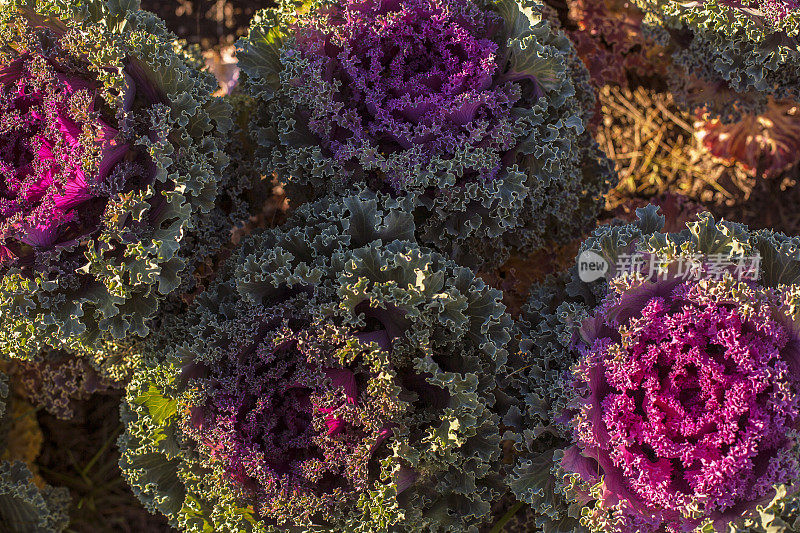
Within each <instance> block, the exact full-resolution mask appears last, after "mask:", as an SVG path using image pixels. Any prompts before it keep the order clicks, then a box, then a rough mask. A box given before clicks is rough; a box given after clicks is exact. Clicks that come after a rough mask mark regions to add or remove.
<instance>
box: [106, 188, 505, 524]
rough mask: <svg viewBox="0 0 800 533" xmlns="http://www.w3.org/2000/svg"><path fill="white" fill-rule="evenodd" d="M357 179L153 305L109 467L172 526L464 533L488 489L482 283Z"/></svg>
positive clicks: (496, 330)
mask: <svg viewBox="0 0 800 533" xmlns="http://www.w3.org/2000/svg"><path fill="white" fill-rule="evenodd" d="M408 205H409V202H408V199H407V198H406V199H400V200H397V199H391V198H390V197H388V196H384V195H381V194H376V193H373V192H370V191H368V190H362V191H359V192H357V193H354V194H353V195H351V196H348V197H344V198H341V197H336V198H332V197H329V198H325V199H322V200H319V201H317V202H314V203H307V204H304V205H303V206H301V207H300V208H299V209H298V210H297V211H295V213H294V214H293V215H292V217H291V218H290V220H289V222H288V223H287V224H286V225H285V226H283V227H282V228H280V229H273V230H267V231H265V232H263V233H261V234H258V235H255V236H252V237H250V238H248V239H246V240H244V241H243V242H242V244H241V247H240V249H239V253H238V254H237V255H235V256H234V257H232V258H231V260H230V261H229V262H228V263H227V264H226V267H225V268H224V269H223V271H222V272H221V273H220V275H219V276H218V278H217V280H216V281H215V283H214V285H212V287H211V288H209V289H208V290H207V291H205V292H203V293H201V294H200V295H199V296H198V297H197V298H196V299H195V301H194V303H193V304H192V306H191V307H190V308H189V310H188V311H187V312H186V313H185V314H183V315H174V316H172V317H167V318H165V322H164V323H163V324H162V327H161V332H160V333H159V334H158V335H155V336H154V337H153V338H152V339H151V341H149V342H148V343H147V344H146V345H145V347H144V348H143V357H142V364H141V367H140V368H139V369H138V371H137V372H136V374H135V376H134V378H133V380H132V382H131V384H130V385H129V387H128V391H127V396H126V401H125V403H124V404H123V407H122V414H123V419H124V421H125V424H126V432H125V433H124V434H123V436H122V437H121V438H120V440H119V446H120V450H121V454H122V455H121V459H120V467H121V469H122V471H123V474H124V476H125V477H126V479H127V480H128V482H129V483H130V485H131V487H132V489H133V491H134V493H135V494H136V495H137V496H138V497H139V499H140V500H141V501H142V502H143V503H144V504H145V506H146V507H147V508H148V509H150V510H151V511H157V512H161V513H163V514H164V515H166V516H167V518H168V519H169V521H170V523H171V524H172V525H173V526H175V527H178V528H180V529H182V530H186V531H195V532H201V531H209V530H214V531H230V532H234V531H242V530H247V531H251V530H252V531H285V530H286V529H287V528H291V529H292V530H295V531H320V530H336V531H354V532H359V531H360V532H364V533H366V532H375V531H397V530H403V531H453V532H458V531H475V530H476V528H477V526H478V525H480V524H481V523H482V522H485V521H486V520H487V519H488V518H489V517H490V516H491V503H492V502H493V501H494V500H496V499H497V498H498V497H499V496H500V494H501V490H502V481H501V479H500V476H499V467H500V456H501V446H500V442H501V441H500V431H499V424H500V417H499V412H500V411H501V410H502V407H501V404H500V402H499V401H498V397H496V394H500V392H499V391H497V390H496V389H497V385H496V380H495V376H496V375H501V374H503V373H505V360H506V358H507V352H506V344H507V343H508V341H509V340H510V338H509V334H508V330H509V329H510V326H511V319H510V317H508V315H507V314H505V309H504V307H503V305H502V304H501V303H500V300H501V294H500V292H499V291H497V290H494V289H491V288H489V287H488V286H486V285H485V284H484V283H483V282H482V281H481V280H480V279H479V278H476V277H475V275H474V274H472V272H470V271H469V270H468V269H465V268H463V267H460V266H457V265H456V264H455V263H453V262H451V261H450V260H447V259H445V258H443V257H442V256H440V255H438V254H436V253H433V252H430V251H427V250H426V249H424V248H421V247H419V246H418V245H417V244H416V243H415V242H414V240H413V239H414V230H415V228H414V221H413V218H412V215H411V213H410V211H409V209H408Z"/></svg>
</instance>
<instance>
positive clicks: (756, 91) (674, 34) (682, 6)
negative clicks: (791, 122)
mask: <svg viewBox="0 0 800 533" xmlns="http://www.w3.org/2000/svg"><path fill="white" fill-rule="evenodd" d="M636 3H637V5H639V7H641V8H642V10H644V11H645V13H646V18H645V27H646V28H649V30H650V31H651V32H652V33H653V34H654V35H656V36H657V37H658V38H659V40H660V41H661V42H662V44H664V45H666V46H667V47H668V48H669V49H671V50H672V59H673V61H674V62H675V63H676V64H677V65H678V66H680V67H681V68H683V69H685V73H677V74H676V75H675V77H677V78H686V79H687V80H689V81H690V83H689V85H690V86H692V90H691V92H692V93H693V94H691V95H689V96H690V97H691V99H692V100H693V102H692V103H693V104H695V105H697V106H698V107H707V108H708V112H710V113H712V114H713V115H714V116H721V117H723V118H725V119H727V121H731V120H734V121H735V120H738V117H739V116H740V115H741V114H742V113H751V114H759V113H761V112H763V110H764V109H765V107H766V105H767V101H768V100H767V97H769V96H771V97H773V98H775V99H778V100H789V101H793V102H800V5H798V3H797V2H796V1H795V0H758V1H749V2H733V1H727V0H721V1H717V0H707V1H706V0H704V1H701V2H691V3H681V2H674V1H670V0H637V2H636ZM677 81H678V85H680V84H681V80H677Z"/></svg>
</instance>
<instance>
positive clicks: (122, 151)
mask: <svg viewBox="0 0 800 533" xmlns="http://www.w3.org/2000/svg"><path fill="white" fill-rule="evenodd" d="M0 27H1V28H2V29H0V42H2V52H0V127H1V128H2V131H3V135H2V140H0V191H1V192H0V275H1V276H2V280H1V281H0V311H1V312H0V315H1V318H0V350H2V353H3V354H5V355H7V356H8V355H10V356H13V357H19V358H30V357H33V356H36V355H37V354H38V353H40V352H42V351H44V350H46V349H47V348H55V349H62V348H63V349H68V350H76V351H86V350H92V349H93V348H94V347H95V346H96V344H97V343H98V342H101V341H102V342H105V341H107V340H108V339H122V338H125V337H128V336H144V335H146V334H147V333H148V331H149V327H148V320H149V319H150V317H151V316H152V315H153V314H154V312H155V311H156V309H157V308H158V305H159V303H160V302H161V301H162V300H163V299H164V298H165V296H166V295H168V294H170V293H171V292H172V291H173V290H175V289H176V288H177V287H178V286H179V284H180V282H181V279H182V276H184V274H185V265H186V263H187V261H188V259H187V258H188V257H189V256H190V254H191V252H190V251H189V250H187V249H186V248H185V247H184V246H183V244H184V241H185V240H186V235H188V234H190V233H191V232H192V231H193V229H194V224H195V217H196V216H197V215H198V214H199V213H204V212H208V211H210V210H211V208H212V207H213V203H214V199H215V196H216V178H215V175H217V174H218V173H219V172H220V171H221V169H222V167H223V166H224V164H225V162H226V160H227V158H226V156H225V155H224V154H223V153H222V152H221V151H220V150H219V148H218V144H217V142H218V141H217V134H216V133H215V132H214V131H215V130H216V131H219V132H224V131H225V130H226V129H227V128H228V126H229V122H230V113H229V112H226V110H227V109H228V106H227V104H225V103H223V102H222V101H221V100H218V99H212V98H211V97H210V96H209V95H210V92H211V91H210V88H212V87H213V78H212V77H211V76H210V75H207V74H205V73H201V72H199V71H198V70H197V69H196V68H195V64H194V63H193V62H192V61H191V60H190V58H189V56H188V55H187V54H185V53H184V52H183V51H181V50H180V49H179V48H178V47H177V45H176V44H174V40H175V38H174V36H173V35H172V34H170V33H168V32H167V30H166V29H165V28H164V26H163V24H162V23H161V22H160V21H159V20H158V19H156V18H155V16H154V15H151V14H149V13H147V12H144V11H139V10H138V3H131V4H120V3H119V2H116V1H113V0H112V1H108V2H105V1H100V0H92V1H89V2H73V3H70V2H55V1H54V2H47V1H45V2H37V3H36V4H35V7H34V6H33V4H28V3H24V2H7V3H5V4H4V5H3V7H2V8H0Z"/></svg>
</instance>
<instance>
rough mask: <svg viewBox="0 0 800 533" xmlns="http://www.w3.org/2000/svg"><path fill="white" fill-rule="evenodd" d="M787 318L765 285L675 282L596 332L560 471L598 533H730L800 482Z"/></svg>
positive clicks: (799, 375)
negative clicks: (586, 505) (732, 525)
mask: <svg viewBox="0 0 800 533" xmlns="http://www.w3.org/2000/svg"><path fill="white" fill-rule="evenodd" d="M780 305H781V302H780V301H779V299H778V297H776V296H775V295H774V294H773V293H771V292H768V291H766V290H764V289H760V288H758V287H757V286H755V285H752V286H747V285H738V286H737V285H735V284H734V285H730V284H729V283H728V282H722V281H710V280H709V281H699V282H698V281H680V280H678V279H669V280H662V281H657V282H654V283H649V282H645V283H644V285H641V286H638V287H633V288H628V289H624V290H622V291H621V293H619V294H613V293H612V294H611V295H609V297H607V299H606V301H605V302H604V303H603V304H602V305H601V307H599V308H598V310H597V312H596V314H595V315H593V316H591V317H590V318H588V319H586V320H585V321H584V323H583V325H582V327H581V330H580V340H579V341H577V344H576V348H577V349H578V351H579V352H580V353H581V354H582V355H581V360H580V362H579V363H578V365H577V366H576V367H575V369H574V376H575V383H574V386H575V389H576V396H575V401H574V403H573V404H572V407H574V409H575V414H574V417H573V419H572V425H573V427H574V428H575V442H576V444H575V445H574V446H572V447H571V448H568V449H567V450H565V452H564V456H563V458H562V460H561V466H562V467H563V469H564V470H565V471H566V472H567V473H571V474H573V476H572V478H573V483H574V485H573V489H574V490H575V491H576V492H577V494H578V496H577V497H578V499H579V500H580V499H586V500H591V499H595V500H596V503H595V507H594V508H593V509H592V510H591V512H590V514H589V515H587V516H588V519H587V520H588V523H589V524H590V527H591V528H592V529H593V530H596V531H606V532H610V531H614V532H619V533H625V532H629V531H641V532H642V533H650V532H652V533H657V532H661V531H664V530H665V528H666V531H669V532H689V531H693V530H694V529H695V528H696V527H697V526H698V525H700V524H701V523H705V522H709V523H713V524H714V526H715V527H716V528H717V530H721V529H720V528H724V527H725V525H726V524H727V523H728V522H730V521H731V520H734V519H736V518H737V517H738V516H740V515H741V514H742V513H743V512H745V511H748V510H751V509H753V508H755V506H756V505H757V504H761V503H766V502H769V500H770V499H771V498H772V496H773V495H774V485H779V484H784V483H785V484H789V483H791V482H793V481H794V480H795V479H796V478H797V477H798V474H800V464H798V455H797V451H796V445H797V434H796V429H797V427H798V422H800V397H799V396H798V390H799V389H798V387H800V359H798V355H800V353H798V352H797V341H798V339H797V337H796V335H795V334H794V333H793V332H792V331H790V329H788V328H787V327H786V325H784V324H783V323H782V322H786V320H787V319H785V318H784V319H781V318H778V317H776V313H780V312H781V311H779V308H780ZM590 487H591V488H590ZM581 493H583V496H582V497H581V496H580V494H581ZM590 494H591V496H590Z"/></svg>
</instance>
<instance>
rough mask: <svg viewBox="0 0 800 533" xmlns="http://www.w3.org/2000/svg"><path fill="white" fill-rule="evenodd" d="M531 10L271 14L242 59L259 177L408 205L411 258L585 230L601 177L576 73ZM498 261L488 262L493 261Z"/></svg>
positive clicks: (605, 171)
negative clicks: (420, 252) (425, 250)
mask: <svg viewBox="0 0 800 533" xmlns="http://www.w3.org/2000/svg"><path fill="white" fill-rule="evenodd" d="M540 8H541V6H540V5H539V4H536V3H535V2H533V1H527V0H525V1H522V2H516V1H515V0H498V1H497V2H487V1H477V2H473V1H470V0H402V1H392V2H383V1H378V0H369V1H366V2H362V1H355V0H348V1H346V2H344V3H336V2H330V1H314V2H308V3H304V4H297V3H294V2H288V1H282V2H280V3H279V5H278V7H276V8H274V9H268V10H263V11H261V12H259V13H258V14H257V15H256V16H255V18H254V19H253V22H252V24H251V27H250V32H249V35H248V36H247V38H245V39H243V40H242V41H241V42H240V43H239V54H238V56H239V64H240V66H241V68H242V72H243V73H244V74H245V75H246V76H247V80H246V83H245V84H244V89H245V90H246V91H247V92H249V93H250V94H251V95H252V96H253V97H254V98H255V99H256V101H257V102H258V104H259V105H258V107H257V109H256V110H255V111H254V113H253V115H252V119H251V128H252V130H253V131H254V133H255V135H256V137H257V139H258V142H259V145H260V148H261V151H260V154H259V155H260V157H261V160H262V161H263V164H264V168H263V171H264V172H265V173H270V174H271V173H273V172H274V173H275V174H276V175H277V177H278V178H279V179H280V180H281V181H283V182H286V184H287V187H288V189H287V191H288V192H289V194H290V196H292V197H293V198H295V199H297V200H300V199H302V198H309V199H313V198H317V197H320V196H322V195H325V194H347V192H346V191H349V190H351V189H352V188H353V187H354V186H356V185H367V186H368V187H370V188H371V189H373V190H376V191H380V192H384V193H388V194H393V195H395V196H401V195H402V196H410V197H412V198H413V199H414V200H415V205H414V208H415V210H416V214H417V216H416V219H417V223H418V231H419V236H420V239H421V242H422V243H425V244H427V245H429V246H432V247H433V248H435V249H437V250H439V251H441V252H442V253H444V254H445V255H448V256H449V257H451V258H455V259H457V260H459V261H462V262H465V263H466V262H470V263H471V264H481V263H483V262H490V263H491V262H493V261H495V260H496V259H497V257H500V256H502V255H504V254H505V253H506V251H507V249H508V248H521V249H523V250H530V251H533V250H535V249H537V248H540V247H541V246H542V245H543V244H544V239H545V238H548V239H554V240H559V239H561V240H565V239H568V238H569V237H573V236H574V235H576V234H579V233H581V232H582V231H584V230H585V229H587V228H588V227H589V225H591V224H592V223H593V222H594V220H595V219H596V216H597V213H598V212H599V211H598V210H599V209H600V206H601V205H602V202H601V196H602V194H603V193H604V192H605V191H606V190H607V189H608V187H609V180H610V177H611V176H612V174H613V170H612V166H611V164H610V162H609V161H608V159H607V158H606V157H605V156H604V155H603V154H602V152H600V150H599V149H598V147H597V145H596V143H595V142H594V141H593V140H592V138H591V134H590V133H589V132H587V131H586V125H587V123H588V121H589V119H590V118H591V113H592V110H593V109H594V105H595V101H596V100H595V95H594V93H593V92H592V90H591V88H590V86H589V84H588V73H587V71H586V69H585V67H583V65H582V63H581V62H580V60H579V59H578V58H577V55H576V53H575V50H574V48H573V47H572V45H571V44H570V42H569V40H568V39H567V38H566V36H565V35H564V34H563V33H561V32H560V31H558V30H555V29H553V28H552V27H551V26H550V24H549V23H548V22H546V21H544V20H542V17H541V14H540V13H539V11H540ZM498 254H500V255H498Z"/></svg>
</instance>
